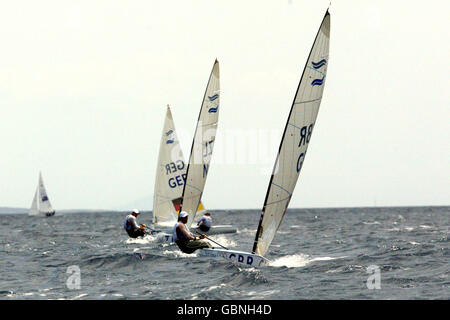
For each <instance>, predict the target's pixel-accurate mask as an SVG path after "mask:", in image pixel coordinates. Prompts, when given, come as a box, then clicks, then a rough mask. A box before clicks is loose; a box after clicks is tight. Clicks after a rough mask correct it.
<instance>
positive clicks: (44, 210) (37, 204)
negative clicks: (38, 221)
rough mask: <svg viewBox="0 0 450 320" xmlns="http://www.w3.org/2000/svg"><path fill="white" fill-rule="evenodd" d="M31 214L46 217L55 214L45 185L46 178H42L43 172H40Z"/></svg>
mask: <svg viewBox="0 0 450 320" xmlns="http://www.w3.org/2000/svg"><path fill="white" fill-rule="evenodd" d="M29 215H30V216H46V217H51V216H53V215H55V210H53V208H52V205H51V203H50V200H49V199H48V195H47V191H46V190H45V186H44V180H43V179H42V174H41V173H40V172H39V181H38V186H37V187H36V192H35V193H34V198H33V202H32V203H31V208H30V212H29Z"/></svg>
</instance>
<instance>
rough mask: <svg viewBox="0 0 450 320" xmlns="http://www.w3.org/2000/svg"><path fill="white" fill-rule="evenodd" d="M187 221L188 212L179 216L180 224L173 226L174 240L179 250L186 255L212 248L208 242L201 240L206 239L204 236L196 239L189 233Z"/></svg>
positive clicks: (183, 212) (182, 212)
mask: <svg viewBox="0 0 450 320" xmlns="http://www.w3.org/2000/svg"><path fill="white" fill-rule="evenodd" d="M187 221H188V213H187V212H186V211H181V212H180V215H179V216H178V222H177V223H176V224H175V225H174V226H173V231H172V238H173V241H174V242H175V243H176V244H177V245H178V248H180V250H181V251H183V252H184V253H193V252H194V251H195V250H198V249H203V248H212V246H211V245H210V244H209V243H208V242H206V241H203V240H201V239H205V235H204V234H202V235H201V236H200V237H196V236H194V235H193V234H192V233H191V232H189V229H188V227H187V226H186V223H187Z"/></svg>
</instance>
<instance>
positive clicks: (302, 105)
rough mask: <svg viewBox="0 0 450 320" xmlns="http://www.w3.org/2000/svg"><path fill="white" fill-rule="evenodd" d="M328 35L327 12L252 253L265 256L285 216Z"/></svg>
mask: <svg viewBox="0 0 450 320" xmlns="http://www.w3.org/2000/svg"><path fill="white" fill-rule="evenodd" d="M329 36H330V14H329V13H328V11H327V12H326V14H325V16H324V18H323V20H322V23H321V25H320V28H319V30H318V32H317V35H316V38H315V39H314V43H313V46H312V48H311V51H310V54H309V56H308V59H307V62H306V65H305V68H304V69H303V73H302V76H301V78H300V82H299V85H298V87H297V91H296V94H295V97H294V101H293V102H292V106H291V109H290V112H289V117H288V119H287V122H286V126H285V129H284V132H283V136H282V139H281V143H280V147H279V150H278V154H277V158H276V161H275V165H274V169H273V173H272V175H271V177H270V182H269V186H268V190H267V193H266V197H265V200H264V205H263V209H262V213H261V218H260V221H259V225H258V230H257V232H256V237H255V242H254V244H253V253H256V254H259V255H261V256H262V255H264V254H265V253H266V252H267V250H268V248H269V246H270V244H271V243H272V241H273V238H274V237H275V234H276V231H277V230H278V228H279V226H280V224H281V221H282V219H283V217H284V215H285V214H286V210H287V207H288V205H289V202H290V199H291V196H292V193H293V191H294V188H295V185H296V183H297V180H298V177H299V174H300V171H301V169H302V166H303V162H304V159H305V156H306V151H307V148H308V145H309V142H310V139H311V135H312V132H313V129H314V125H315V122H316V119H317V114H318V111H319V107H320V103H321V101H322V94H323V88H324V84H325V79H326V74H327V67H328V54H329Z"/></svg>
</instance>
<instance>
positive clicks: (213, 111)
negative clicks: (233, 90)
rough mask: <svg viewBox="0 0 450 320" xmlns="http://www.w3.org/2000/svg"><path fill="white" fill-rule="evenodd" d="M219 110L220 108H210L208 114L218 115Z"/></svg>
mask: <svg viewBox="0 0 450 320" xmlns="http://www.w3.org/2000/svg"><path fill="white" fill-rule="evenodd" d="M217 109H219V107H215V108H214V107H212V108H209V109H208V113H216V112H217Z"/></svg>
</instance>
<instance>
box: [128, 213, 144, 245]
mask: <svg viewBox="0 0 450 320" xmlns="http://www.w3.org/2000/svg"><path fill="white" fill-rule="evenodd" d="M139 214H140V212H139V210H137V209H134V210H133V211H132V212H131V214H129V215H127V217H126V218H125V222H124V223H123V227H124V229H125V231H126V232H127V233H128V235H129V236H130V237H131V238H137V237H143V236H144V235H145V234H146V232H145V227H146V225H145V224H141V225H138V224H137V222H136V218H137V216H138V215H139Z"/></svg>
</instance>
